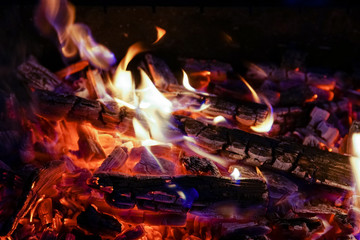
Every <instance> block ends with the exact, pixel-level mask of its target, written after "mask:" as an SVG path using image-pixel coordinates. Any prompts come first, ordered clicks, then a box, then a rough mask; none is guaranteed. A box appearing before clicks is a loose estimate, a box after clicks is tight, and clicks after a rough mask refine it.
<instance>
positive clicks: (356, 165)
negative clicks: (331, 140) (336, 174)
mask: <svg viewBox="0 0 360 240" xmlns="http://www.w3.org/2000/svg"><path fill="white" fill-rule="evenodd" d="M351 141H352V148H351V152H350V154H352V155H353V157H351V158H350V162H351V166H352V170H353V173H354V176H355V182H356V188H357V192H359V193H360V148H359V145H360V133H354V134H353V135H352V138H351ZM358 207H360V206H358Z"/></svg>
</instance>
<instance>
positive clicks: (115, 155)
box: [97, 146, 128, 172]
mask: <svg viewBox="0 0 360 240" xmlns="http://www.w3.org/2000/svg"><path fill="white" fill-rule="evenodd" d="M127 159H128V154H127V152H126V151H125V150H124V148H123V147H121V146H116V147H115V148H114V150H113V151H112V152H111V153H110V155H109V156H108V157H107V158H106V159H105V160H104V161H103V162H102V164H101V166H100V167H99V169H98V170H97V171H99V172H107V171H111V170H116V169H119V168H121V167H122V166H123V165H124V164H125V162H126V160H127Z"/></svg>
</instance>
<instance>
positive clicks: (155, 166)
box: [134, 151, 175, 175]
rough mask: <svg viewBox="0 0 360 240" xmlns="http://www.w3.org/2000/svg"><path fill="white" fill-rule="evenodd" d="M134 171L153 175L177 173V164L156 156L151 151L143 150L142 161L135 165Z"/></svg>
mask: <svg viewBox="0 0 360 240" xmlns="http://www.w3.org/2000/svg"><path fill="white" fill-rule="evenodd" d="M134 171H135V172H137V173H143V174H151V175H173V174H174V173H175V164H174V163H173V162H171V161H169V160H166V159H163V158H155V156H154V155H152V154H150V152H149V151H143V152H142V154H141V158H140V161H139V162H138V163H137V164H136V165H135V167H134Z"/></svg>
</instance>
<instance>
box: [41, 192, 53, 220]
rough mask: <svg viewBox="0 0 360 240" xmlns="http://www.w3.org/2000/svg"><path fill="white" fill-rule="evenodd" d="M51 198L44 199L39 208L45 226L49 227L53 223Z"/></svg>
mask: <svg viewBox="0 0 360 240" xmlns="http://www.w3.org/2000/svg"><path fill="white" fill-rule="evenodd" d="M52 211H53V207H52V200H51V198H46V199H44V200H43V201H42V202H41V203H40V204H39V206H38V215H39V218H40V221H41V224H42V225H43V226H49V225H51V224H52V221H53V213H52Z"/></svg>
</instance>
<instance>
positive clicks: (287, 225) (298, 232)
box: [271, 217, 324, 240]
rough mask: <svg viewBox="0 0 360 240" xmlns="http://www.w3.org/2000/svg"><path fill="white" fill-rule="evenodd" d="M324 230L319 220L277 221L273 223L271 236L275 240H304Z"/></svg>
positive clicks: (295, 219)
mask: <svg viewBox="0 0 360 240" xmlns="http://www.w3.org/2000/svg"><path fill="white" fill-rule="evenodd" d="M323 230H324V225H323V223H322V220H321V219H319V218H316V217H314V218H293V219H279V220H278V221H277V222H275V223H274V226H273V231H272V233H271V234H272V235H274V236H276V238H277V239H294V240H295V239H299V240H300V239H306V238H308V237H310V236H311V235H312V234H313V233H316V232H321V231H323Z"/></svg>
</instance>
